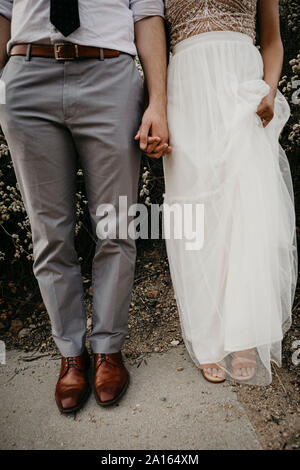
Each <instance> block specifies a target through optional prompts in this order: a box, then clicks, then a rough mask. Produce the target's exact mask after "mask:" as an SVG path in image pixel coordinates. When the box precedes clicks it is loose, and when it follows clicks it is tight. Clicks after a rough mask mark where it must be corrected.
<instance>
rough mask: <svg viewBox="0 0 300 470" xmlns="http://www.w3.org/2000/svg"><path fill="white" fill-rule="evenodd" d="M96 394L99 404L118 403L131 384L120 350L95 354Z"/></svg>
mask: <svg viewBox="0 0 300 470" xmlns="http://www.w3.org/2000/svg"><path fill="white" fill-rule="evenodd" d="M94 367H95V378H94V385H95V396H96V400H97V402H98V404H99V405H101V406H109V405H114V404H115V403H117V402H118V401H119V400H120V398H121V397H122V396H123V395H124V393H125V392H126V390H127V387H128V385H129V373H128V371H127V369H126V367H125V366H124V364H123V359H122V354H121V353H120V352H117V353H113V354H94Z"/></svg>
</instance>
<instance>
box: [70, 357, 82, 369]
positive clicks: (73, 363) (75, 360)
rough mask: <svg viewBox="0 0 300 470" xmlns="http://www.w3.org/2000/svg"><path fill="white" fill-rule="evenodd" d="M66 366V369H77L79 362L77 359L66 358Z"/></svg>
mask: <svg viewBox="0 0 300 470" xmlns="http://www.w3.org/2000/svg"><path fill="white" fill-rule="evenodd" d="M67 365H68V368H69V369H70V368H71V367H75V368H77V367H79V365H80V364H79V360H78V357H67Z"/></svg>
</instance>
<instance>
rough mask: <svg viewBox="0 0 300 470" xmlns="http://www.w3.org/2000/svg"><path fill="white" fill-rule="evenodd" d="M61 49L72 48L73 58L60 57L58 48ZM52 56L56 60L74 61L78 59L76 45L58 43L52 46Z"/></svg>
mask: <svg viewBox="0 0 300 470" xmlns="http://www.w3.org/2000/svg"><path fill="white" fill-rule="evenodd" d="M62 47H73V48H74V51H75V54H74V56H73V57H67V56H61V55H60V48H62ZM54 56H55V59H56V60H75V59H78V58H79V54H78V45H77V44H70V43H66V42H59V43H56V44H54Z"/></svg>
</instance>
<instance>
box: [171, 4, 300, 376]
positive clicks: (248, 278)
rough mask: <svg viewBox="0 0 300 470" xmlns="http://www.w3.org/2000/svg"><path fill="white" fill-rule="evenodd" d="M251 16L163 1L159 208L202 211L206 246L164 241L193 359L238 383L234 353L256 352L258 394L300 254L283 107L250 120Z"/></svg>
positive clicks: (258, 92)
mask: <svg viewBox="0 0 300 470" xmlns="http://www.w3.org/2000/svg"><path fill="white" fill-rule="evenodd" d="M255 11H256V1H255V0H240V1H238V0H228V1H224V0H223V1H222V0H209V1H208V0H167V3H166V14H167V21H168V26H169V34H170V39H171V48H172V57H171V60H170V64H169V70H168V119H169V129H170V142H171V145H172V148H173V150H172V153H171V154H170V155H168V156H166V157H164V172H165V183H166V191H165V204H170V205H171V204H174V203H176V204H179V205H184V204H186V203H192V204H193V205H196V204H203V205H204V245H203V247H202V249H200V250H196V251H195V250H193V251H189V250H187V249H186V240H185V239H184V238H183V239H175V237H173V238H172V237H171V238H170V239H169V240H166V243H167V251H168V256H169V262H170V269H171V275H172V280H173V284H174V290H175V295H176V299H177V304H178V308H179V312H180V318H181V324H182V330H183V337H184V341H185V344H186V346H187V348H188V351H189V353H190V355H191V357H192V358H193V360H194V361H195V362H196V364H197V365H198V366H199V367H201V366H202V365H203V364H208V363H218V364H219V366H220V367H221V368H222V369H224V370H225V371H226V374H227V378H229V379H233V380H239V379H238V378H237V377H236V376H234V375H233V372H232V365H231V360H232V354H234V357H235V358H238V357H239V354H240V355H241V356H243V351H245V350H249V349H251V350H254V351H255V356H256V362H257V368H256V373H255V375H254V377H253V378H251V380H250V381H249V383H251V384H258V385H266V384H269V383H270V382H271V361H274V362H276V364H278V365H279V366H280V365H281V342H282V338H283V334H284V333H285V331H286V330H287V329H288V328H289V326H290V323H291V310H292V303H293V298H294V292H295V285H296V273H297V253H296V241H295V214H294V202H293V190H292V183H291V175H290V169H289V164H288V161H287V158H286V155H285V153H284V151H283V149H282V148H281V147H280V145H279V143H278V138H279V134H280V132H281V130H282V128H283V126H284V125H285V123H286V121H287V120H288V118H289V106H288V104H287V102H286V100H285V98H284V97H283V96H282V95H281V93H280V92H279V91H278V93H277V97H276V104H275V117H274V119H273V120H272V121H271V123H270V124H269V125H268V126H267V127H266V128H265V129H264V128H263V126H262V123H261V121H260V119H259V118H258V116H257V114H256V110H257V107H258V105H259V103H260V101H261V99H262V98H263V97H264V96H265V95H267V94H268V91H269V87H268V85H267V84H266V83H265V82H264V81H263V61H262V57H261V55H260V53H259V51H258V49H257V48H256V47H255V46H254V44H253V40H254V36H255Z"/></svg>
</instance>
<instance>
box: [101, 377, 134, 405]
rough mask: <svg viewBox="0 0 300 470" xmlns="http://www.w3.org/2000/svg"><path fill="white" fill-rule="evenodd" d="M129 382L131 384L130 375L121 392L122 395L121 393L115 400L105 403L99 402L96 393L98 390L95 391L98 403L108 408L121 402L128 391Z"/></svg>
mask: <svg viewBox="0 0 300 470" xmlns="http://www.w3.org/2000/svg"><path fill="white" fill-rule="evenodd" d="M129 382H130V379H129V375H128V377H127V381H126V383H125V385H124V387H123V389H122V390H121V393H119V395H118V396H117V397H116V398H114V399H113V400H110V401H106V402H104V403H103V402H102V401H100V400H99V398H98V395H97V393H96V390H95V389H94V395H95V398H96V402H97V403H98V405H100V406H103V407H106V406H112V405H115V404H116V403H118V402H119V401H120V400H121V398H122V397H123V395H124V394H125V392H126V390H127V389H128V386H129Z"/></svg>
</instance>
